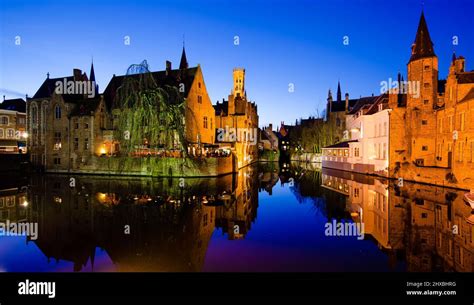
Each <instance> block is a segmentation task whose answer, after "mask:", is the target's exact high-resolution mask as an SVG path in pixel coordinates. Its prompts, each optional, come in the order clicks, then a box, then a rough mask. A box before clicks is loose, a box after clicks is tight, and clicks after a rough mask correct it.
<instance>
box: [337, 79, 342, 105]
mask: <svg viewBox="0 0 474 305" xmlns="http://www.w3.org/2000/svg"><path fill="white" fill-rule="evenodd" d="M336 101H337V102H338V103H340V102H341V101H342V95H341V83H340V82H339V81H337V99H336Z"/></svg>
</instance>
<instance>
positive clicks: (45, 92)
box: [33, 76, 74, 99]
mask: <svg viewBox="0 0 474 305" xmlns="http://www.w3.org/2000/svg"><path fill="white" fill-rule="evenodd" d="M64 79H66V81H73V80H74V76H66V77H58V78H47V79H45V80H44V82H43V84H42V85H41V87H39V89H38V91H36V93H35V95H34V96H33V98H34V99H37V98H49V97H51V95H52V94H53V93H54V90H55V89H56V82H57V81H64Z"/></svg>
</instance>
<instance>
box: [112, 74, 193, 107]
mask: <svg viewBox="0 0 474 305" xmlns="http://www.w3.org/2000/svg"><path fill="white" fill-rule="evenodd" d="M197 70H198V67H193V68H188V69H174V70H170V71H169V73H167V71H166V70H163V71H156V72H151V76H152V77H153V79H154V80H155V82H156V84H157V86H158V87H164V86H172V87H178V88H179V87H180V84H181V83H183V84H184V93H183V96H184V97H187V96H188V94H189V90H190V89H191V85H192V83H193V81H194V77H195V76H196V72H197ZM140 76H142V74H131V75H120V76H115V75H114V76H113V77H112V79H111V80H110V82H109V84H108V85H107V87H106V88H105V91H104V93H103V94H104V100H105V104H106V106H107V109H109V110H110V109H112V108H113V107H115V105H114V100H115V97H116V95H117V89H118V88H119V87H120V86H121V85H122V84H123V81H124V80H125V79H126V78H127V77H129V78H139V77H140Z"/></svg>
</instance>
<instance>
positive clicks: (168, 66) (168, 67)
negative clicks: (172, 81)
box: [166, 60, 171, 76]
mask: <svg viewBox="0 0 474 305" xmlns="http://www.w3.org/2000/svg"><path fill="white" fill-rule="evenodd" d="M170 72H171V61H169V60H167V61H166V75H167V76H168V75H170Z"/></svg>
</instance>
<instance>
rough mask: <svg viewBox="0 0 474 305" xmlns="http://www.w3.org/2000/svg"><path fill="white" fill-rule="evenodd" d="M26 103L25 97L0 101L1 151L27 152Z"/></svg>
mask: <svg viewBox="0 0 474 305" xmlns="http://www.w3.org/2000/svg"><path fill="white" fill-rule="evenodd" d="M27 137H28V133H27V131H26V103H25V100H23V99H10V100H6V99H5V97H4V100H3V102H2V103H0V153H10V154H12V153H26V139H27Z"/></svg>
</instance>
